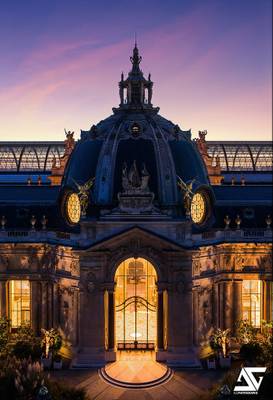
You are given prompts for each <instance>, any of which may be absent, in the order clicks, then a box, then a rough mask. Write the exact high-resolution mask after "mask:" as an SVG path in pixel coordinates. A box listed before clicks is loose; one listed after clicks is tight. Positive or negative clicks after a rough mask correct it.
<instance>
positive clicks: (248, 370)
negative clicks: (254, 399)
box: [233, 367, 266, 394]
mask: <svg viewBox="0 0 273 400" xmlns="http://www.w3.org/2000/svg"><path fill="white" fill-rule="evenodd" d="M265 371H266V367H244V368H242V369H241V372H240V375H239V377H238V379H237V382H242V379H244V380H245V382H246V384H247V385H245V386H239V385H237V386H235V388H234V390H233V393H234V394H258V391H259V388H260V386H261V383H262V380H263V376H261V375H257V379H258V380H257V379H256V377H255V376H254V374H255V373H259V374H264V373H265Z"/></svg>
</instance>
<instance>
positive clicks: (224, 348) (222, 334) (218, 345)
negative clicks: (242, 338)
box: [211, 328, 231, 368]
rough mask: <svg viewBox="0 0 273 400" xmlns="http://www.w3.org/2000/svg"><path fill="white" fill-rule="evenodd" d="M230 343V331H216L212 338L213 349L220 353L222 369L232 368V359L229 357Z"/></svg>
mask: <svg viewBox="0 0 273 400" xmlns="http://www.w3.org/2000/svg"><path fill="white" fill-rule="evenodd" d="M229 341H230V329H220V328H218V329H216V331H215V332H214V334H213V335H212V336H211V347H212V348H214V349H215V350H216V351H217V352H218V356H219V364H220V367H221V368H229V367H230V366H231V357H230V356H229V355H228V350H229V349H228V346H229Z"/></svg>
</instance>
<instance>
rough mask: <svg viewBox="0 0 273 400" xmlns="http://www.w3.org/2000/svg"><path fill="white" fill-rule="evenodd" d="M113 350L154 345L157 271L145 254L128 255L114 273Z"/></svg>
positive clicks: (141, 348) (142, 348) (155, 336)
mask: <svg viewBox="0 0 273 400" xmlns="http://www.w3.org/2000/svg"><path fill="white" fill-rule="evenodd" d="M113 306H114V314H115V324H114V325H115V326H114V329H115V348H116V350H155V349H156V347H157V336H158V335H157V310H158V295H157V273H156V270H155V268H154V266H153V265H152V264H151V263H150V262H149V261H148V260H147V259H145V258H140V257H138V258H127V259H126V260H124V261H123V262H121V263H120V264H119V266H118V268H117V270H116V273H115V302H114V304H113Z"/></svg>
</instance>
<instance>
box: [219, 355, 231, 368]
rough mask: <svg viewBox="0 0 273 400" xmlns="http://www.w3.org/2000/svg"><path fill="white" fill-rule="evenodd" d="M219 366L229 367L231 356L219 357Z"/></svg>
mask: <svg viewBox="0 0 273 400" xmlns="http://www.w3.org/2000/svg"><path fill="white" fill-rule="evenodd" d="M219 363H220V367H221V368H230V366H231V357H230V356H229V357H220V359H219Z"/></svg>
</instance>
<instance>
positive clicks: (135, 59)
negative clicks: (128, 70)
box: [130, 33, 142, 72]
mask: <svg viewBox="0 0 273 400" xmlns="http://www.w3.org/2000/svg"><path fill="white" fill-rule="evenodd" d="M141 60H142V57H141V56H140V55H139V52H138V47H137V36H136V33H135V47H134V49H133V57H130V61H131V63H132V64H133V70H134V71H135V72H136V71H138V70H139V64H140V63H141Z"/></svg>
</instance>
